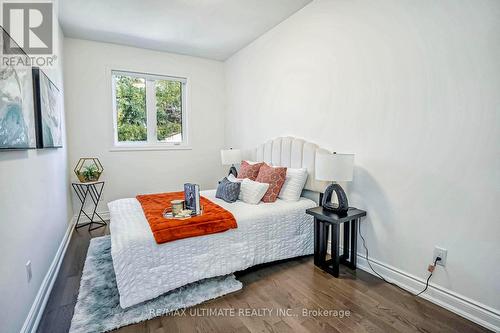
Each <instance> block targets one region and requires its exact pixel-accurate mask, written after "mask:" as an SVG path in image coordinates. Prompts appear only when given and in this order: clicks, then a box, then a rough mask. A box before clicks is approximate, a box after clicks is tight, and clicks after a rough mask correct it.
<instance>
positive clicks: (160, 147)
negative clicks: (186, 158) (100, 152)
mask: <svg viewBox="0 0 500 333" xmlns="http://www.w3.org/2000/svg"><path fill="white" fill-rule="evenodd" d="M191 149H193V148H192V147H191V146H188V145H137V146H127V145H123V146H113V147H111V148H110V149H109V151H110V152H120V151H155V150H191Z"/></svg>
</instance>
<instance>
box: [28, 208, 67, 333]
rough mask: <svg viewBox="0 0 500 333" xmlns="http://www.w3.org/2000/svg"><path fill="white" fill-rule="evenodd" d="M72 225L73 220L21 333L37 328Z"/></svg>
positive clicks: (32, 331)
mask: <svg viewBox="0 0 500 333" xmlns="http://www.w3.org/2000/svg"><path fill="white" fill-rule="evenodd" d="M74 225H75V219H74V218H73V219H71V221H70V223H69V225H68V229H67V230H66V233H65V234H64V237H63V239H62V240H61V244H60V245H59V248H58V249H57V252H56V255H55V256H54V259H53V260H52V263H51V264H50V267H49V270H48V272H47V274H46V275H45V277H44V279H43V281H42V284H41V286H40V289H38V293H37V295H36V297H35V301H34V302H33V305H32V306H31V309H30V312H29V313H28V316H27V317H26V320H25V321H24V324H23V327H22V328H21V333H35V332H36V330H37V328H38V324H39V323H40V319H42V315H43V311H44V310H45V306H46V305H47V301H48V300H49V296H50V292H51V291H52V287H53V286H54V282H55V281H56V278H57V275H58V273H59V269H60V268H61V264H62V261H63V259H64V255H65V253H66V250H67V248H68V244H69V241H70V240H71V235H72V234H73V230H74V229H75V228H74Z"/></svg>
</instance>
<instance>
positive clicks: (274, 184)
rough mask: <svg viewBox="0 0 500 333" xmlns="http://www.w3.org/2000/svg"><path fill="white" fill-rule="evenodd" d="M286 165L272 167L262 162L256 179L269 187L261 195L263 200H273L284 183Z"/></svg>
mask: <svg viewBox="0 0 500 333" xmlns="http://www.w3.org/2000/svg"><path fill="white" fill-rule="evenodd" d="M285 179H286V167H272V166H269V165H267V164H266V163H264V164H263V165H262V166H261V167H260V170H259V174H258V175H257V179H255V180H256V181H258V182H259V183H267V184H269V189H268V190H267V192H266V194H264V196H263V197H262V201H263V202H275V201H276V199H277V198H278V195H279V194H280V191H281V187H282V186H283V183H285Z"/></svg>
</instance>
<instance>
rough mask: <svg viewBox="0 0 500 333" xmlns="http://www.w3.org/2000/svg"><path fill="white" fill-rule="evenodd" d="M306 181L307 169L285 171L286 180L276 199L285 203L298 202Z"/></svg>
mask: <svg viewBox="0 0 500 333" xmlns="http://www.w3.org/2000/svg"><path fill="white" fill-rule="evenodd" d="M306 181H307V169H305V168H303V169H292V168H288V169H286V179H285V183H284V184H283V187H282V188H281V191H280V194H279V195H278V198H280V199H282V200H285V201H298V200H299V199H300V195H301V194H302V190H303V189H304V185H305V184H306Z"/></svg>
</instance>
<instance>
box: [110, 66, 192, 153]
mask: <svg viewBox="0 0 500 333" xmlns="http://www.w3.org/2000/svg"><path fill="white" fill-rule="evenodd" d="M111 75H112V82H113V106H114V145H115V147H118V148H137V149H141V148H158V147H175V146H186V145H187V130H186V125H187V122H186V119H187V116H186V110H185V105H186V79H184V78H177V77H169V76H161V75H151V74H141V73H134V72H122V71H112V72H111Z"/></svg>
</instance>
